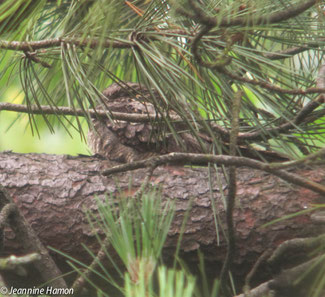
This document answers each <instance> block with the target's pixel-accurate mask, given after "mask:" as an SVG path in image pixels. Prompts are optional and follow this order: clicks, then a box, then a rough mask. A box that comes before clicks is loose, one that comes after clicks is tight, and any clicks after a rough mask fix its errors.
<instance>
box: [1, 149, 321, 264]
mask: <svg viewBox="0 0 325 297" xmlns="http://www.w3.org/2000/svg"><path fill="white" fill-rule="evenodd" d="M111 165H112V164H109V163H108V161H104V160H102V159H99V158H94V157H87V156H79V157H71V156H61V155H47V154H17V153H11V152H4V153H1V154H0V184H1V185H2V186H4V187H5V188H6V189H7V191H8V192H9V193H10V195H11V196H12V198H13V199H14V201H15V202H16V203H17V205H18V207H19V209H20V210H21V211H22V213H23V214H24V216H25V218H26V220H27V221H28V222H29V223H30V225H31V227H32V228H33V229H34V230H35V231H36V233H37V234H38V236H39V237H40V239H41V240H42V242H43V243H44V244H45V245H46V246H51V247H54V248H55V249H58V250H61V251H63V252H65V253H68V254H69V255H71V256H73V257H75V258H78V259H82V260H83V261H85V262H89V261H90V259H89V257H88V256H87V253H86V252H85V251H84V249H83V248H81V243H84V244H86V245H87V246H88V247H89V248H90V249H92V250H94V251H95V252H96V251H97V250H98V244H97V240H96V239H95V237H94V234H93V232H92V230H91V229H90V228H89V226H88V223H87V219H86V217H85V212H86V211H89V210H91V211H94V212H96V209H97V206H96V199H95V197H96V196H98V197H100V198H102V197H104V196H105V194H106V193H107V194H113V196H115V197H117V196H121V195H131V194H132V193H134V192H135V191H136V190H137V189H138V188H139V187H140V185H141V182H142V181H143V179H144V178H145V176H146V170H142V169H139V170H136V171H133V172H129V173H119V174H116V175H114V176H110V177H104V176H102V175H101V174H100V171H101V170H102V169H105V168H107V167H109V166H111ZM211 172H212V189H211V191H210V188H209V173H208V168H190V167H186V168H184V167H171V166H169V167H168V166H167V167H160V168H157V169H156V170H155V172H154V175H153V176H152V178H151V181H150V183H151V184H152V185H157V186H160V187H161V188H162V194H163V197H164V199H175V200H176V209H177V211H176V216H175V219H174V222H173V224H172V227H171V229H170V232H169V237H168V240H167V243H166V255H167V256H168V254H169V252H172V251H173V249H174V247H175V246H176V243H177V240H178V237H179V232H180V228H181V224H182V222H183V218H184V214H185V212H186V211H187V209H188V208H189V204H190V202H191V205H192V206H191V210H190V213H189V219H188V222H187V224H186V227H185V234H184V236H183V240H182V251H183V255H184V256H185V258H187V259H193V260H194V258H193V255H194V254H193V252H196V251H197V250H198V249H199V248H200V250H201V251H203V252H204V254H205V255H206V257H207V258H208V259H209V260H210V261H213V262H215V263H218V262H219V263H220V262H222V260H223V258H224V256H225V251H226V243H225V240H224V236H223V232H222V228H223V227H225V224H224V213H225V211H224V204H223V201H222V190H221V188H223V189H224V192H225V193H226V192H227V186H226V183H225V180H224V178H223V177H222V174H219V177H217V176H216V172H215V171H213V170H212V171H211ZM296 173H298V174H300V175H302V176H305V177H308V178H310V179H312V180H314V181H317V182H320V183H323V184H324V183H325V168H324V167H318V168H313V169H312V168H303V169H302V168H300V169H299V170H298V169H297V172H296ZM130 179H131V180H132V186H131V187H130ZM117 184H118V185H117ZM237 188H238V192H237V200H236V201H237V206H236V209H235V213H234V220H235V228H236V236H237V251H239V252H238V253H237V256H236V259H235V263H236V264H237V265H238V267H241V266H242V265H244V264H245V265H244V266H243V267H245V268H244V270H245V269H247V267H250V265H251V264H252V263H254V261H256V258H257V257H258V256H259V255H260V254H261V253H262V252H263V251H264V250H265V249H266V248H273V247H276V246H277V245H278V244H279V243H281V242H283V241H284V240H287V239H291V238H296V237H307V236H312V235H316V234H320V233H321V232H323V225H321V224H317V223H315V222H314V221H313V220H312V216H311V214H310V213H307V214H304V215H301V216H298V217H295V218H292V219H289V220H284V221H281V222H278V223H276V224H273V225H271V226H269V227H266V228H262V227H261V226H262V225H263V224H265V223H267V222H270V221H272V220H274V219H277V218H281V217H283V216H285V215H288V214H291V213H294V212H297V211H302V210H304V209H307V208H309V207H311V204H312V203H319V202H321V201H322V199H323V200H324V197H320V195H319V194H317V193H314V192H312V191H310V190H307V189H304V188H301V187H295V186H293V185H290V184H288V183H286V182H284V181H282V180H280V179H279V178H277V177H274V176H272V175H270V174H267V173H264V172H261V171H256V170H252V169H249V168H239V169H238V182H237ZM211 199H212V200H213V201H214V203H215V206H216V210H217V212H218V217H219V218H220V221H219V224H218V229H219V236H217V235H216V227H215V224H214V219H213V213H212V208H211V201H212V200H211ZM21 252H22V250H21V247H20V245H19V238H15V236H13V233H12V232H11V231H10V230H7V231H6V233H5V246H4V250H3V252H2V254H3V255H7V254H12V253H15V254H19V253H21ZM195 259H197V257H195Z"/></svg>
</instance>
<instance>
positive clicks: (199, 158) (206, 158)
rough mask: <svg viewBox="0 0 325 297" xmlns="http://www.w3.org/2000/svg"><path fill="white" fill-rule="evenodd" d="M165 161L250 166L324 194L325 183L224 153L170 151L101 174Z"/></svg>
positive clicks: (161, 163) (115, 167)
mask: <svg viewBox="0 0 325 297" xmlns="http://www.w3.org/2000/svg"><path fill="white" fill-rule="evenodd" d="M167 163H177V164H183V165H185V164H197V165H202V166H206V165H207V164H208V163H216V164H219V165H226V166H236V167H243V166H245V167H250V168H253V169H257V170H262V171H265V172H268V173H271V174H273V175H275V176H278V177H280V178H281V179H283V180H285V181H288V182H290V183H293V184H295V185H298V186H301V187H304V188H307V189H310V190H312V191H314V192H316V193H320V194H322V195H324V194H325V185H322V184H319V183H316V182H314V181H312V180H310V179H307V178H305V177H301V176H299V175H296V174H293V173H289V172H287V171H284V170H277V169H274V168H272V166H271V165H270V164H268V163H264V162H261V161H257V160H253V159H250V158H245V157H235V156H226V155H212V154H191V153H170V154H167V155H162V156H158V157H153V158H149V159H146V160H141V161H136V162H132V163H128V164H123V165H119V166H114V167H112V168H109V169H107V170H104V171H103V172H102V175H104V176H108V175H111V174H113V173H118V172H125V171H130V170H136V169H139V168H148V167H150V166H152V164H155V165H156V166H160V165H164V164H167Z"/></svg>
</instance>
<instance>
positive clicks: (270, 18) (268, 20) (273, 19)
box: [177, 0, 317, 27]
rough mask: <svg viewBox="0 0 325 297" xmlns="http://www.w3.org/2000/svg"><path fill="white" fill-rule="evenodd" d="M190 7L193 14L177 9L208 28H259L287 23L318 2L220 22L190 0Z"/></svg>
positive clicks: (310, 0)
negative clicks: (259, 26)
mask: <svg viewBox="0 0 325 297" xmlns="http://www.w3.org/2000/svg"><path fill="white" fill-rule="evenodd" d="M189 2H190V6H191V8H192V13H189V12H188V10H185V9H183V8H181V7H180V8H177V12H178V13H180V14H182V15H184V16H186V17H189V18H191V19H193V20H194V21H197V22H199V23H201V24H204V25H206V26H213V27H215V26H219V27H234V26H243V27H248V26H257V25H269V24H275V23H280V22H283V21H286V20H288V19H290V18H294V17H296V16H298V15H299V14H301V13H303V12H305V11H306V10H307V9H309V8H310V7H312V6H313V5H315V4H316V3H317V0H309V1H305V2H303V1H302V2H301V3H299V4H295V5H294V6H293V5H291V4H289V5H288V6H289V7H288V8H286V9H284V10H282V11H276V12H273V13H272V14H267V15H262V16H258V17H256V16H252V17H248V16H245V17H234V18H231V17H225V18H224V19H222V20H220V19H219V18H218V17H213V16H209V15H208V14H207V13H206V12H205V11H204V10H203V9H202V8H201V7H200V6H199V5H198V4H197V2H195V1H193V0H189Z"/></svg>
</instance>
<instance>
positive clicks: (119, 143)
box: [88, 83, 204, 163]
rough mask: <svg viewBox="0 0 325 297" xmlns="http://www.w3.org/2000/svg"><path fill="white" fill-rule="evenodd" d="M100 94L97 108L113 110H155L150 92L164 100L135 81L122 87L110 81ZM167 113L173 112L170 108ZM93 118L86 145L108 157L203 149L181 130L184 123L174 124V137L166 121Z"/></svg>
mask: <svg viewBox="0 0 325 297" xmlns="http://www.w3.org/2000/svg"><path fill="white" fill-rule="evenodd" d="M103 95H104V96H105V98H104V103H105V104H100V105H99V106H97V109H106V108H107V109H108V110H109V111H113V112H124V113H138V114H148V113H149V114H155V113H156V111H155V108H154V105H153V104H151V103H150V101H151V100H152V99H153V98H152V95H153V96H154V97H155V98H154V99H155V101H156V102H160V104H161V106H162V104H163V103H162V100H159V98H160V97H159V95H158V93H157V92H156V91H155V90H152V91H151V92H149V91H148V90H147V89H146V88H144V87H142V86H141V85H139V84H136V83H128V84H127V85H126V86H125V87H123V88H122V87H121V86H119V85H118V84H113V85H111V86H110V87H108V88H107V89H105V90H104V91H103ZM151 102H152V101H151ZM105 105H106V106H105ZM169 114H171V115H176V113H175V112H173V111H169ZM92 121H93V128H92V129H90V130H89V133H88V145H89V147H90V148H91V150H92V152H93V153H96V154H99V155H102V156H104V157H106V158H109V159H111V160H115V161H119V162H123V163H128V162H132V161H136V160H142V159H145V158H148V157H150V156H153V155H160V154H166V153H170V152H191V153H198V152H203V151H204V149H203V148H202V144H200V143H199V142H198V141H197V140H196V138H195V137H193V136H192V135H191V134H190V133H188V132H184V124H175V125H173V126H174V129H175V130H176V131H177V134H178V138H177V140H175V137H174V136H173V135H172V133H171V132H170V130H169V127H168V125H167V124H165V122H163V121H162V120H159V121H158V120H157V121H152V122H148V123H132V122H126V121H117V120H116V121H115V120H114V121H113V122H112V121H111V120H110V119H108V118H105V119H99V118H94V119H93V120H92Z"/></svg>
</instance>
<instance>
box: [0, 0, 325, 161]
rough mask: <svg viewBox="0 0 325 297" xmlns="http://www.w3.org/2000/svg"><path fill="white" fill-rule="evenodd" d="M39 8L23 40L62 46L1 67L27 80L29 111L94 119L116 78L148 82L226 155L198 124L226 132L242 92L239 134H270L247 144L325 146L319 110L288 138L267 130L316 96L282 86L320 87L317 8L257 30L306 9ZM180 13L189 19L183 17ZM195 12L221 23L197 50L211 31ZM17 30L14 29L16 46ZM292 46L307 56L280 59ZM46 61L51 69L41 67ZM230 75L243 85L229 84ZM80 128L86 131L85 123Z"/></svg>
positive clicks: (228, 5)
mask: <svg viewBox="0 0 325 297" xmlns="http://www.w3.org/2000/svg"><path fill="white" fill-rule="evenodd" d="M7 2H8V1H5V3H4V4H2V5H1V6H0V9H1V8H2V9H3V10H4V11H6V14H8V16H9V14H10V18H11V19H12V17H14V20H19V17H20V14H19V13H18V11H19V9H18V6H17V7H16V6H12V7H10V12H9V11H7V10H6V6H5V5H8V3H7ZM29 2H30V1H29ZM29 2H28V3H29ZM35 2H36V1H35ZM37 2H39V3H40V4H39V5H38V6H37V7H36V6H35V7H33V9H31V11H32V13H31V14H30V15H29V17H28V26H25V31H24V34H23V35H21V38H24V39H25V40H31V41H33V40H49V39H52V38H61V39H62V40H64V42H62V43H61V44H57V45H55V46H47V47H46V48H44V49H42V50H38V51H37V52H36V56H35V57H37V59H38V60H32V59H29V58H28V57H26V56H24V55H22V54H19V53H18V52H17V53H18V55H17V53H16V52H15V51H12V52H10V53H6V55H4V56H6V58H5V59H6V63H5V65H10V67H8V68H7V67H4V69H3V71H2V77H8V75H9V73H10V75H11V76H12V77H13V78H14V80H13V81H17V79H18V78H20V81H21V86H22V89H23V91H24V94H25V98H24V99H25V102H26V103H27V104H36V105H40V104H47V105H50V106H53V108H55V106H70V107H72V108H81V109H83V110H84V113H85V116H86V119H87V120H89V115H88V109H89V108H92V107H93V106H94V105H95V104H96V103H97V102H98V101H100V96H99V94H100V90H102V89H103V88H106V87H107V86H108V85H109V84H110V83H111V82H112V81H116V80H126V81H141V82H142V83H144V84H145V85H147V86H148V87H154V88H156V89H157V90H158V92H159V94H160V96H161V98H162V100H163V101H164V102H165V103H167V104H166V107H168V108H173V109H174V110H175V111H176V112H177V113H178V114H179V115H180V116H181V117H182V118H183V120H184V121H185V122H186V124H187V126H188V130H189V131H191V132H192V133H193V135H196V136H197V133H198V129H200V130H201V131H202V130H205V132H206V133H208V134H210V135H211V138H212V139H213V141H214V144H215V146H216V148H218V149H217V151H220V149H221V147H222V146H223V145H224V144H223V142H222V141H221V140H220V138H219V137H218V135H215V132H212V130H211V128H210V127H209V125H208V124H203V126H200V125H198V123H202V120H209V121H210V122H214V123H216V124H218V125H220V126H221V127H224V128H227V129H228V128H229V127H230V125H231V112H230V109H231V102H232V100H233V97H234V92H235V91H236V90H237V89H242V90H243V100H242V102H243V104H242V110H241V115H240V117H241V122H242V123H244V124H242V125H241V127H240V131H241V132H254V131H257V130H260V131H261V135H262V136H263V137H261V138H260V139H258V140H256V141H247V145H253V146H254V147H257V146H258V147H260V148H266V149H271V150H276V151H281V152H283V153H286V154H288V155H290V156H300V155H302V154H306V153H308V152H311V151H314V150H315V149H317V148H319V147H321V146H323V144H324V141H325V140H324V133H323V129H324V115H320V116H318V117H317V112H318V113H319V112H320V111H321V110H320V108H318V110H315V111H314V112H313V113H312V114H311V115H310V116H311V117H312V116H314V115H315V116H316V118H315V120H314V121H308V122H306V123H302V124H301V125H299V126H294V127H293V128H292V129H291V131H290V133H288V135H287V134H286V133H285V132H284V133H279V132H277V131H273V132H270V131H272V129H276V128H277V127H278V126H279V125H280V124H281V123H284V122H292V121H293V119H294V118H295V116H296V115H297V113H299V111H300V110H301V108H303V107H304V106H306V104H308V103H309V102H311V101H312V100H314V99H315V97H316V95H314V94H305V95H300V94H299V93H297V94H290V93H286V91H279V90H277V88H282V89H284V90H288V91H289V90H291V89H301V88H309V87H313V86H315V79H316V77H317V71H318V69H319V66H320V65H321V58H322V55H321V48H322V46H323V45H324V41H323V39H322V32H323V31H324V23H325V22H324V21H323V19H324V16H323V13H322V11H321V8H319V7H317V5H315V6H314V7H312V8H311V9H309V10H307V11H306V12H304V13H301V14H298V15H296V16H295V17H287V18H285V17H284V19H283V21H277V22H271V21H270V22H269V21H268V20H267V19H266V21H265V22H257V21H256V24H255V23H254V20H258V19H259V18H260V17H261V18H262V17H263V16H265V15H272V14H273V15H274V14H276V13H278V12H282V11H286V10H287V11H289V10H290V9H293V8H294V7H295V6H296V5H299V4H300V3H301V1H293V2H292V1H291V2H290V3H287V2H283V1H280V0H277V1H267V0H264V1H258V2H257V3H255V2H254V3H252V2H251V1H241V2H238V1H231V0H229V1H223V5H219V3H218V2H217V1H202V5H201V4H196V6H197V7H193V6H192V5H191V4H189V3H188V1H183V2H178V1H160V0H152V1H132V2H131V1H119V0H114V1H103V0H100V1H73V0H70V1H68V0H65V1H47V2H46V4H44V3H45V2H44V1H37ZM17 3H18V2H17ZM183 8H186V11H187V12H186V13H182V9H183ZM196 11H202V13H201V14H202V15H205V14H206V17H213V18H215V24H216V25H215V26H213V28H210V30H209V31H208V33H207V34H205V35H204V34H203V35H202V37H201V39H199V40H198V41H197V44H196V51H194V49H193V46H192V41H193V38H194V37H195V36H196V35H197V34H198V32H199V31H200V30H201V29H202V28H203V27H204V25H203V24H204V22H203V20H200V17H195V12H196ZM117 16H118V17H117ZM227 17H230V18H233V19H234V18H242V19H243V20H246V25H233V26H221V25H220V26H219V25H218V22H220V23H222V21H223V20H224V19H225V18H227ZM201 18H202V17H201ZM14 20H13V21H14ZM19 28H20V27H19ZM18 32H20V31H19V29H18V28H15V27H13V31H10V34H9V35H8V37H9V39H10V40H12V39H13V37H14V36H17V34H18ZM76 40H78V42H76ZM80 42H81V43H84V44H83V46H80ZM109 42H111V43H109ZM122 45H123V46H122ZM131 45H132V46H131ZM294 47H297V48H299V47H301V48H302V49H304V50H301V51H300V52H299V51H298V53H296V54H282V56H281V53H282V52H283V51H287V50H291V49H292V48H294ZM276 53H278V55H279V56H278V57H277V56H275V54H276ZM218 57H219V58H220V57H221V58H222V57H223V58H222V59H226V60H227V61H228V60H229V59H228V58H230V60H229V62H227V63H226V64H225V65H224V67H221V66H219V69H218V67H217V68H216V67H214V68H213V67H212V68H209V67H204V66H203V65H204V64H202V63H200V61H199V60H202V61H205V62H204V63H208V64H209V63H212V64H213V63H214V62H216V61H217V60H218V59H219V58H218ZM198 59H199V60H198ZM37 61H39V62H37ZM45 63H46V64H48V65H50V68H47V67H44V65H45ZM212 64H211V65H212ZM11 69H15V71H13V72H11V71H12V70H11ZM224 70H226V71H224ZM227 73H232V74H234V75H236V76H238V77H242V78H243V79H244V80H236V79H235V80H234V79H231V78H230V77H229V75H228V74H227ZM4 80H5V79H4ZM250 80H251V81H258V82H260V83H257V84H256V83H253V82H250ZM5 81H7V79H6V80H5ZM263 84H264V85H263ZM265 84H269V85H271V86H274V88H269V87H266V86H265ZM154 103H155V105H156V107H157V110H158V111H159V112H161V113H162V112H163V111H164V109H165V107H164V106H163V105H162V104H160V102H158V101H156V102H154ZM43 119H44V121H45V123H46V124H47V125H48V127H49V129H50V131H52V132H53V131H54V129H53V123H52V122H51V121H48V120H47V118H46V117H43ZM56 119H57V120H59V122H58V123H59V126H61V127H65V128H66V130H68V131H69V132H70V130H71V127H70V125H69V124H68V122H67V120H66V119H64V118H62V117H61V118H60V119H59V117H57V118H56ZM29 120H30V125H31V126H32V127H33V130H37V127H38V126H39V125H40V124H39V120H38V119H36V118H35V117H33V116H30V117H29ZM164 120H165V121H167V122H168V125H169V126H170V127H171V128H172V126H173V123H171V122H170V120H169V119H168V118H167V117H165V118H164ZM74 127H75V128H76V129H77V130H78V131H79V133H82V132H81V131H82V128H83V125H82V124H80V123H79V121H76V122H75V123H74ZM55 130H57V127H55ZM171 131H172V133H174V136H175V137H177V135H176V132H174V130H173V129H171ZM270 139H272V141H271V140H270ZM288 148H289V149H288Z"/></svg>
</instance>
